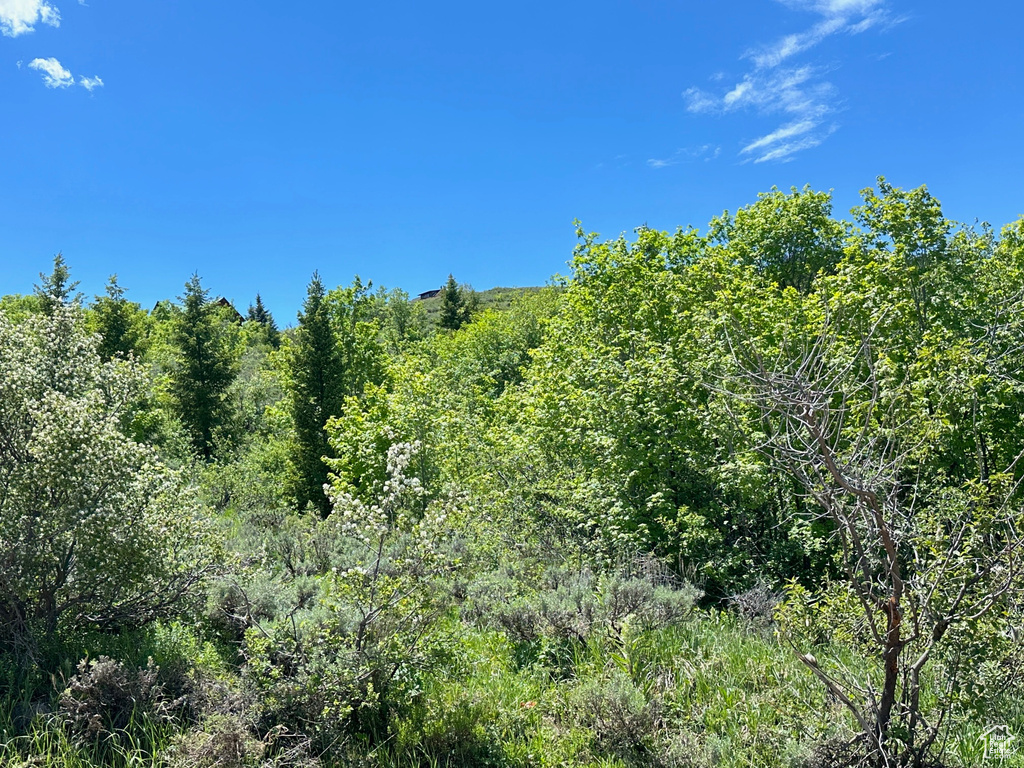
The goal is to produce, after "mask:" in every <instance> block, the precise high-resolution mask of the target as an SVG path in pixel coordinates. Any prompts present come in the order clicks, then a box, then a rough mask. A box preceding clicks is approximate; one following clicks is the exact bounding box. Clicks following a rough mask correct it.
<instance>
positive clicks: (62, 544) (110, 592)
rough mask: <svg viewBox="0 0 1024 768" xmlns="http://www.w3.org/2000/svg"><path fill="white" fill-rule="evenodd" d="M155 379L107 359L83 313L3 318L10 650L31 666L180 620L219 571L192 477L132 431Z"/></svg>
mask: <svg viewBox="0 0 1024 768" xmlns="http://www.w3.org/2000/svg"><path fill="white" fill-rule="evenodd" d="M146 383H147V376H146V373H145V371H144V370H143V369H141V368H140V367H138V366H137V365H135V363H134V362H133V361H130V360H118V359H114V360H111V361H106V362H104V361H103V360H102V359H101V358H100V356H99V354H98V351H97V346H96V337H95V336H92V335H89V334H87V333H86V331H85V328H84V325H83V319H82V316H81V312H80V311H79V310H78V309H77V308H75V307H73V306H61V305H59V304H58V305H55V306H54V307H53V308H52V312H51V313H50V314H45V315H36V316H33V317H29V318H27V319H25V320H23V321H21V322H19V323H14V322H12V321H11V320H9V319H8V318H7V317H6V316H5V315H4V314H2V313H0V653H13V654H14V656H15V657H16V658H17V659H18V660H19V663H22V664H25V663H36V664H38V665H41V666H43V667H44V668H46V667H50V669H52V662H53V660H52V659H47V658H46V657H45V656H44V654H45V653H46V652H47V649H50V648H52V644H53V642H54V641H55V640H56V639H57V638H58V636H59V635H61V634H62V633H81V632H85V631H89V630H97V629H99V630H108V631H121V630H126V629H132V628H135V627H139V626H142V625H145V624H146V623H148V622H151V621H153V620H154V619H157V618H160V617H166V616H171V615H174V613H175V612H176V611H177V610H179V609H180V608H181V607H182V604H183V602H184V601H185V600H186V599H187V598H188V597H189V595H190V593H191V591H192V589H193V587H195V586H196V584H197V583H198V582H199V581H200V580H201V579H202V577H203V575H204V573H206V572H207V571H209V569H210V568H211V562H212V550H211V548H210V541H211V539H210V529H209V527H208V524H207V522H206V521H205V519H204V517H203V515H202V513H201V509H200V507H199V505H198V503H197V501H196V499H195V498H194V496H193V494H192V493H191V492H190V491H189V490H188V485H187V483H186V482H185V481H184V478H183V477H182V476H180V475H178V474H176V473H175V472H172V471H170V470H168V469H167V468H166V467H165V466H163V465H162V464H161V463H160V461H159V459H158V458H157V456H156V455H155V453H154V452H153V451H152V449H150V448H148V447H146V446H143V445H140V444H138V443H136V442H134V441H133V440H131V439H130V438H129V437H127V436H126V435H125V433H124V431H123V429H124V425H125V424H126V423H127V422H128V421H130V419H131V416H132V406H133V404H134V403H137V402H138V401H139V400H140V395H141V393H142V391H143V390H144V388H145V386H146Z"/></svg>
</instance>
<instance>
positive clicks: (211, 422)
mask: <svg viewBox="0 0 1024 768" xmlns="http://www.w3.org/2000/svg"><path fill="white" fill-rule="evenodd" d="M179 298H180V300H181V301H182V302H183V303H184V309H183V311H182V313H181V316H180V317H179V318H178V321H177V327H176V328H175V332H174V341H175V343H176V346H177V348H178V355H177V358H178V359H177V366H176V367H175V370H174V372H173V375H172V377H171V393H172V395H173V396H174V400H175V403H176V405H177V409H178V417H179V418H180V419H181V422H182V424H183V425H184V427H185V429H186V431H187V432H188V434H189V437H190V438H191V440H192V445H193V446H194V447H195V449H196V450H197V451H198V452H199V453H200V454H201V455H202V456H203V458H205V459H207V460H209V459H210V458H212V456H213V444H214V433H215V431H216V429H217V427H219V426H220V425H221V424H222V423H223V421H224V418H225V416H226V413H225V411H226V405H225V402H224V396H225V394H226V393H227V389H228V387H229V386H231V382H232V381H234V378H235V373H236V371H235V361H234V360H233V358H232V356H231V354H230V352H229V350H228V349H227V345H226V343H225V341H226V340H225V338H224V335H223V333H222V331H221V329H220V328H219V326H218V324H217V320H216V317H215V314H214V311H213V305H212V304H210V302H209V301H208V300H207V291H206V290H204V289H203V287H202V285H201V283H200V281H199V275H196V274H193V275H192V278H191V279H190V280H189V281H188V282H187V283H185V295H184V296H183V297H179Z"/></svg>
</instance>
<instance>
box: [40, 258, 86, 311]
mask: <svg viewBox="0 0 1024 768" xmlns="http://www.w3.org/2000/svg"><path fill="white" fill-rule="evenodd" d="M39 277H40V279H41V280H42V283H41V284H40V285H37V286H35V294H36V296H38V297H39V306H40V307H41V308H42V310H43V312H45V313H46V314H48V315H52V314H53V313H54V312H55V311H56V310H57V308H58V307H61V306H64V305H66V304H76V303H78V302H80V301H81V298H82V294H80V293H76V292H75V288H77V287H78V282H77V281H76V282H73V283H72V282H70V280H71V271H70V270H69V269H68V265H67V262H65V261H64V254H62V253H58V254H57V255H56V256H54V257H53V272H51V273H50V274H49V275H44V274H43V273H42V272H40V273H39Z"/></svg>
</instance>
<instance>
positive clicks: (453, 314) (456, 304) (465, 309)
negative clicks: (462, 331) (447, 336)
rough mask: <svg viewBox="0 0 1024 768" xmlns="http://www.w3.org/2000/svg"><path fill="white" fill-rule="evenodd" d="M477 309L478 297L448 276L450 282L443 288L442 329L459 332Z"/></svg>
mask: <svg viewBox="0 0 1024 768" xmlns="http://www.w3.org/2000/svg"><path fill="white" fill-rule="evenodd" d="M474 309H476V296H475V294H473V292H472V290H471V289H469V288H466V287H464V286H461V285H459V284H458V283H457V282H455V278H454V277H452V276H451V275H450V274H449V275H448V282H446V283H445V284H444V286H443V287H442V288H441V321H440V322H441V327H442V328H444V329H445V330H448V331H457V330H458V329H459V328H461V327H462V326H463V325H464V324H465V323H467V322H469V318H470V315H472V314H473V310H474Z"/></svg>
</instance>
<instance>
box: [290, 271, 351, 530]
mask: <svg viewBox="0 0 1024 768" xmlns="http://www.w3.org/2000/svg"><path fill="white" fill-rule="evenodd" d="M325 298H326V292H325V290H324V286H323V283H322V282H321V281H320V276H319V274H317V273H316V272H314V273H313V279H312V280H311V281H310V283H309V286H308V288H307V295H306V301H305V303H304V304H303V306H302V312H300V313H299V327H298V328H297V329H296V331H295V338H294V341H293V343H292V345H291V347H290V349H289V355H288V368H289V374H290V375H289V377H288V390H289V395H290V400H291V414H292V420H293V422H294V425H295V438H296V446H295V451H294V454H293V457H292V469H293V471H294V480H293V486H292V489H291V491H292V495H293V496H294V498H295V500H296V502H297V503H298V506H299V508H300V509H304V508H305V507H306V506H307V505H312V506H313V507H314V508H315V509H317V510H318V511H320V513H321V514H324V515H326V514H327V513H328V512H330V502H329V500H328V499H327V496H326V494H325V493H324V484H325V483H326V482H327V465H326V464H325V463H324V461H323V457H325V456H332V454H331V448H330V444H329V443H328V441H327V434H326V432H325V431H324V427H325V426H326V425H327V420H328V419H329V418H330V417H331V416H338V415H340V414H341V408H342V404H343V402H344V367H343V363H342V357H341V354H340V350H339V348H338V339H337V335H336V334H335V332H334V328H333V327H332V325H331V318H330V311H329V307H328V304H327V302H326V301H325Z"/></svg>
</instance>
